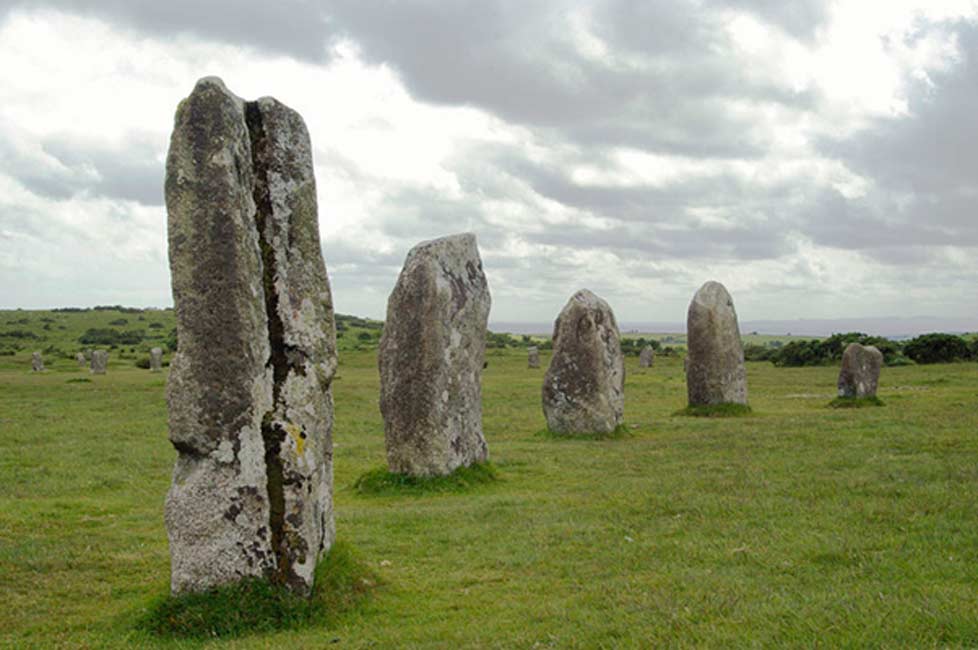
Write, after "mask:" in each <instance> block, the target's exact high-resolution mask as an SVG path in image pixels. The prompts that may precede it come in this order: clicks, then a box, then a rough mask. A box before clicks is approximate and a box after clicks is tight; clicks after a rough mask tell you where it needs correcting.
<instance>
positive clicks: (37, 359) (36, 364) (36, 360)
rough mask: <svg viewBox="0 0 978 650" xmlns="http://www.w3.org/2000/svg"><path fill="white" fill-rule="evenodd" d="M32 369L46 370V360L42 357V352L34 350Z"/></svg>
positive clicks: (36, 370)
mask: <svg viewBox="0 0 978 650" xmlns="http://www.w3.org/2000/svg"><path fill="white" fill-rule="evenodd" d="M31 370H33V371H34V372H43V371H44V360H43V359H42V358H41V353H40V352H34V353H32V354H31Z"/></svg>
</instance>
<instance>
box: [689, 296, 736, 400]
mask: <svg viewBox="0 0 978 650" xmlns="http://www.w3.org/2000/svg"><path fill="white" fill-rule="evenodd" d="M686 349H687V352H686V392H687V395H688V398H689V404H690V405H691V406H700V405H714V404H747V373H746V371H745V369H744V349H743V346H742V345H741V342H740V326H739V325H738V323H737V312H736V310H734V304H733V299H732V298H731V297H730V294H729V293H728V292H727V290H726V288H724V286H723V285H722V284H720V283H719V282H712V281H711V282H707V283H706V284H704V285H703V286H702V287H700V290H699V291H697V292H696V295H695V296H693V300H692V302H691V303H690V304H689V311H688V312H687V315H686Z"/></svg>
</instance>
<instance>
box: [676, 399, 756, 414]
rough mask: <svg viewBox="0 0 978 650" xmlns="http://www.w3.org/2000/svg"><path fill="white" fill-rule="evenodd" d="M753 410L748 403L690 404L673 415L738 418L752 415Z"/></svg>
mask: <svg viewBox="0 0 978 650" xmlns="http://www.w3.org/2000/svg"><path fill="white" fill-rule="evenodd" d="M751 413H753V410H752V409H751V407H750V406H748V405H747V404H733V403H730V402H728V403H724V404H695V405H694V404H690V405H689V406H687V407H686V408H684V409H680V410H678V411H676V412H675V413H673V415H680V416H689V417H697V418H738V417H744V416H747V415H750V414H751Z"/></svg>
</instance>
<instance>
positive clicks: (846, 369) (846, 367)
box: [838, 343, 883, 397]
mask: <svg viewBox="0 0 978 650" xmlns="http://www.w3.org/2000/svg"><path fill="white" fill-rule="evenodd" d="M882 367H883V353H882V352H880V351H879V350H878V349H877V348H876V347H875V346H872V345H860V344H859V343H850V344H849V345H847V346H846V349H845V351H844V352H843V353H842V368H841V369H840V370H839V383H838V387H839V397H876V389H877V387H878V386H879V381H880V369H881V368H882Z"/></svg>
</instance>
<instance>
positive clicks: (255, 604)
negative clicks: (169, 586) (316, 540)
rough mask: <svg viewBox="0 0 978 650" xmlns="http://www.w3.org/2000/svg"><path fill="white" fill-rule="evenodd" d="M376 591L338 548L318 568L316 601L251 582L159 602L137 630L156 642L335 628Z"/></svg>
mask: <svg viewBox="0 0 978 650" xmlns="http://www.w3.org/2000/svg"><path fill="white" fill-rule="evenodd" d="M376 585H377V578H376V576H375V575H374V574H373V573H372V572H371V571H370V569H369V568H367V566H366V565H365V564H364V563H363V562H361V561H360V560H359V559H358V558H357V557H356V554H355V553H354V552H353V549H352V548H351V547H350V546H349V545H347V544H345V543H343V542H337V543H336V544H334V545H333V547H332V548H331V549H330V551H329V553H328V554H327V555H326V557H325V558H323V559H322V561H321V562H320V563H319V566H318V567H316V582H315V587H314V588H313V594H312V597H311V598H303V597H301V596H296V595H295V594H293V593H291V592H290V591H288V590H287V589H286V588H285V587H282V586H279V585H274V584H271V583H270V582H269V581H267V580H262V579H258V578H249V579H247V580H243V581H241V582H239V583H236V584H232V585H227V586H224V587H218V588H215V589H211V590H208V591H206V592H203V593H199V594H187V595H183V596H170V595H167V596H165V597H162V598H159V599H158V600H157V601H155V602H154V603H153V604H152V605H151V606H150V608H149V611H148V612H147V613H146V614H145V615H144V616H143V617H142V618H141V619H140V620H138V621H137V624H136V627H137V629H139V630H141V631H143V632H148V633H150V634H153V635H156V636H169V637H182V638H213V637H234V636H241V635H244V634H250V633H257V632H271V631H275V630H284V629H295V628H301V627H308V626H313V625H322V626H332V625H334V624H335V623H336V621H337V619H338V618H339V617H340V616H341V615H342V614H344V613H347V612H350V611H352V610H354V609H356V608H357V607H358V606H359V605H360V604H361V603H362V602H363V600H364V599H365V598H366V597H367V596H368V595H369V592H370V591H371V589H372V588H373V587H375V586H376Z"/></svg>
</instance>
